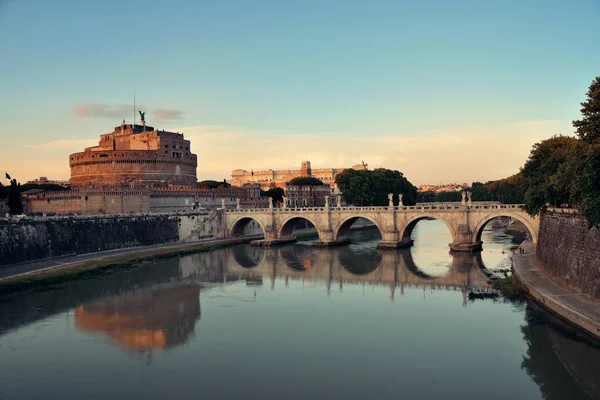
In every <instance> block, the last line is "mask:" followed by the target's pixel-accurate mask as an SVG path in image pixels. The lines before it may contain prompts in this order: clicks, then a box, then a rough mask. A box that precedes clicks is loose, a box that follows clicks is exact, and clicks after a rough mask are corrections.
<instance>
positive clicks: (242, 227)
mask: <svg viewBox="0 0 600 400" xmlns="http://www.w3.org/2000/svg"><path fill="white" fill-rule="evenodd" d="M252 223H256V224H258V226H259V227H260V229H261V230H262V234H263V235H264V234H265V232H266V231H265V227H264V226H263V224H261V223H260V221H259V220H258V219H256V218H252V217H248V216H244V217H240V218H238V219H236V220H235V221H234V222H233V224H231V232H230V235H229V236H230V237H241V236H244V234H245V232H246V229H247V228H248V227H250V226H251V225H252Z"/></svg>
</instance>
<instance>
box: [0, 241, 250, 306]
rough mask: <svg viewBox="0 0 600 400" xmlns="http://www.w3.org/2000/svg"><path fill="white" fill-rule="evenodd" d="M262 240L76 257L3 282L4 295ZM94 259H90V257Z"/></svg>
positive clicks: (170, 246)
mask: <svg viewBox="0 0 600 400" xmlns="http://www.w3.org/2000/svg"><path fill="white" fill-rule="evenodd" d="M258 238H259V237H247V238H240V239H218V240H211V241H203V242H193V243H177V244H173V245H168V246H161V247H152V248H139V249H133V250H132V251H130V252H127V253H120V254H106V253H102V254H98V256H97V257H93V255H91V256H92V258H87V259H85V260H83V261H80V260H76V258H75V257H72V258H69V259H63V260H62V261H63V262H62V263H60V264H58V265H56V266H53V267H48V268H43V269H39V270H34V271H30V272H26V273H21V274H18V275H15V276H9V277H5V278H3V279H1V280H0V295H6V294H13V293H17V292H20V293H21V292H24V291H27V290H32V289H41V288H43V289H44V290H48V289H51V288H52V286H53V285H57V284H62V283H66V282H71V281H74V280H79V279H90V278H93V277H97V276H101V275H106V274H110V273H114V272H118V271H122V270H126V269H129V268H134V267H137V266H140V265H143V264H146V263H148V262H152V261H155V260H159V259H163V258H169V257H176V256H184V255H187V254H193V253H200V252H205V251H211V250H216V249H220V248H223V247H227V246H232V245H235V244H241V243H248V242H250V241H251V240H255V239H258ZM86 257H90V255H86Z"/></svg>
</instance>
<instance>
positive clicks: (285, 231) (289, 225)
mask: <svg viewBox="0 0 600 400" xmlns="http://www.w3.org/2000/svg"><path fill="white" fill-rule="evenodd" d="M302 220H304V221H308V222H310V223H311V224H312V225H313V226H314V227H315V229H316V230H317V234H319V226H318V225H317V224H316V223H315V222H314V221H312V220H311V219H310V218H307V217H289V218H287V219H286V220H284V221H283V222H282V223H281V227H280V228H279V236H278V237H279V238H284V237H288V236H292V235H293V234H294V227H295V226H296V224H297V223H298V222H299V221H302ZM319 238H320V237H319Z"/></svg>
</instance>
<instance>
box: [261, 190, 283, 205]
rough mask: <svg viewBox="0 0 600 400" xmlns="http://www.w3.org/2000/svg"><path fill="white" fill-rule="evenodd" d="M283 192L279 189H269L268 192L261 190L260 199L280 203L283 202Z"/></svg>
mask: <svg viewBox="0 0 600 400" xmlns="http://www.w3.org/2000/svg"><path fill="white" fill-rule="evenodd" d="M284 194H285V191H284V190H283V189H282V188H280V187H275V188H270V189H269V190H261V191H260V196H261V197H270V198H272V199H273V203H274V204H275V203H281V202H283V195H284Z"/></svg>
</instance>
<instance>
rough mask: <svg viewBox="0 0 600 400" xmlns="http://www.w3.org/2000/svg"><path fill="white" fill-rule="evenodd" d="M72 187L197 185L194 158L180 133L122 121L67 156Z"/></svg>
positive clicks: (143, 187) (143, 122)
mask: <svg viewBox="0 0 600 400" xmlns="http://www.w3.org/2000/svg"><path fill="white" fill-rule="evenodd" d="M69 165H70V167H71V187H72V188H115V187H127V188H130V189H132V188H142V189H147V188H167V187H176V188H190V187H196V167H197V165H198V161H197V157H196V155H195V154H193V153H192V152H191V151H190V141H189V140H185V139H184V137H183V134H182V133H175V132H167V131H164V130H163V131H159V130H155V129H154V128H153V127H151V126H146V123H145V121H144V120H142V122H141V125H131V124H125V123H124V121H123V124H121V126H117V127H115V130H114V132H112V133H107V134H104V135H101V136H100V142H99V143H98V146H95V147H88V148H87V149H85V151H83V152H80V153H75V154H71V155H70V156H69Z"/></svg>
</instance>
